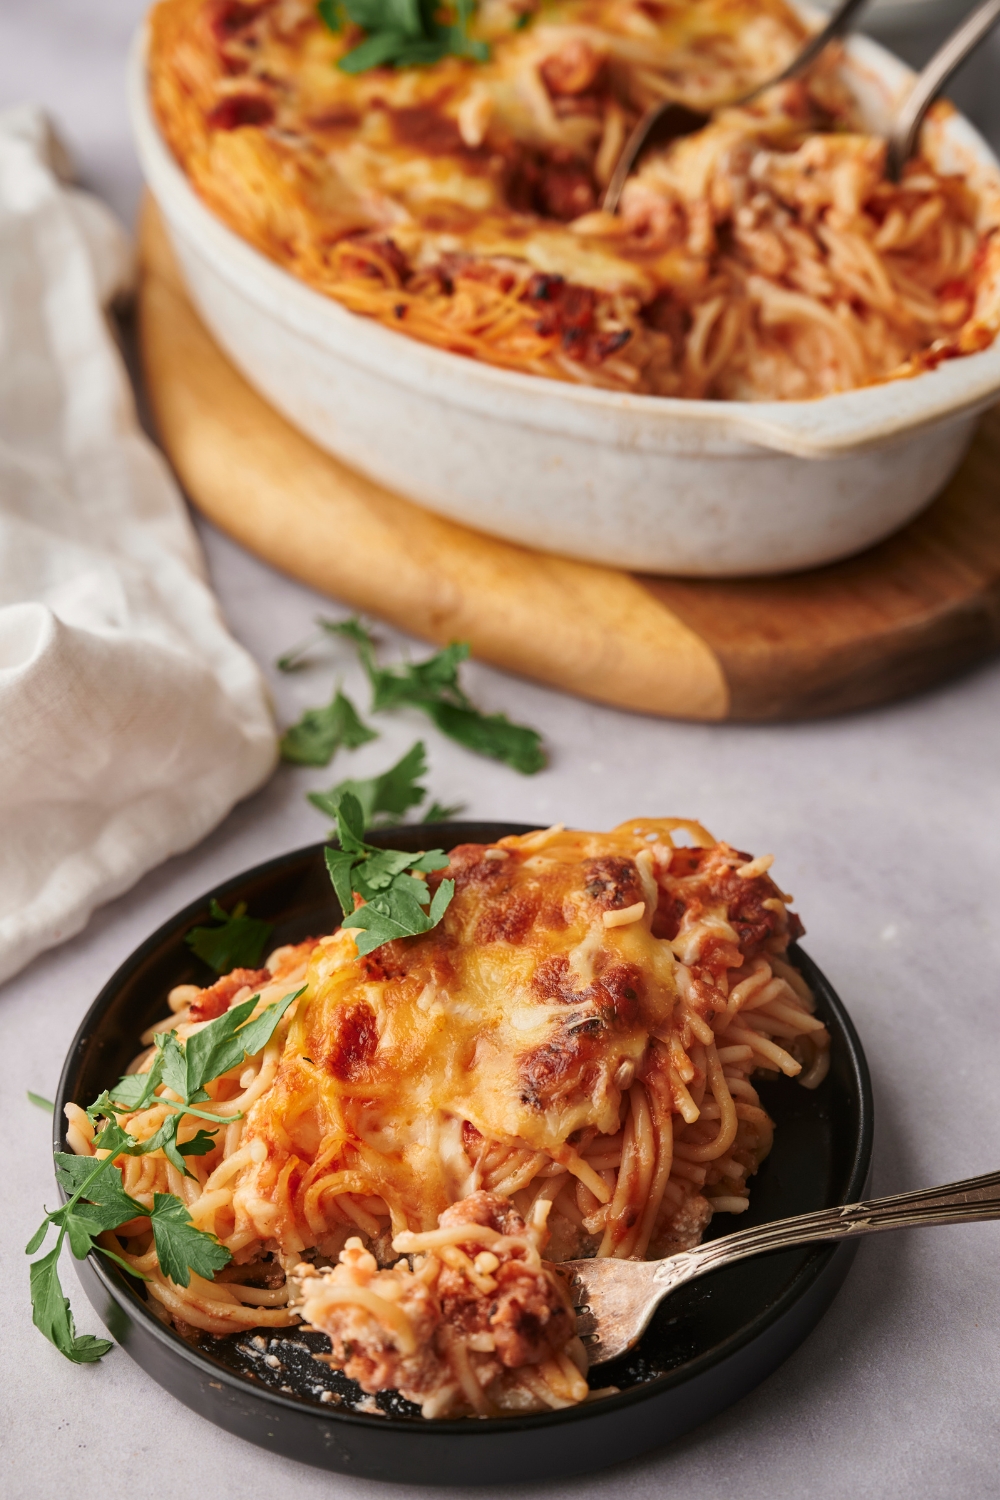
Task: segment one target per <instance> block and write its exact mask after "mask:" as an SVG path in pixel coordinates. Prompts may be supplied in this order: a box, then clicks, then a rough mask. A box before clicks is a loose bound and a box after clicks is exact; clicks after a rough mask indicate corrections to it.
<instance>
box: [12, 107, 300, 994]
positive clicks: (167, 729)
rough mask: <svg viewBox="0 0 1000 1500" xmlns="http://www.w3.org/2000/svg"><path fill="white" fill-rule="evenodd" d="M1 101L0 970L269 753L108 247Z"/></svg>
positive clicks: (110, 233)
mask: <svg viewBox="0 0 1000 1500" xmlns="http://www.w3.org/2000/svg"><path fill="white" fill-rule="evenodd" d="M61 172H62V167H61V153H60V148H59V146H58V142H57V141H56V140H55V139H54V137H53V135H52V132H51V130H50V127H49V126H48V123H47V121H46V119H45V116H44V115H43V114H42V113H41V112H40V111H38V110H35V109H31V108H21V109H17V110H12V111H8V112H7V113H5V114H0V980H3V979H5V978H7V977H9V976H10V975H11V974H13V973H15V972H16V971H17V970H18V969H19V968H21V967H22V966H23V965H24V964H26V963H27V962H28V961H29V960H30V959H31V958H33V957H34V956H35V955H36V954H37V953H39V952H41V951H42V950H43V949H44V948H47V947H49V946H51V945H52V944H54V943H58V942H61V941H63V940H64V939H65V938H68V937H71V936H72V935H73V934H74V933H76V932H79V931H80V929H81V928H82V927H83V926H84V924H85V923H86V922H87V920H88V918H89V916H90V914H91V912H92V911H93V910H94V908H95V907H96V906H98V905H99V904H101V903H102V902H105V901H108V900H110V899H111V898H112V897H113V896H116V895H118V894H120V893H121V892H122V891H124V890H126V889H127V888H128V887H129V886H130V885H132V884H133V883H134V882H135V881H136V880H137V879H138V878H139V876H140V875H142V874H144V873H145V872H146V871H147V870H149V869H151V868H152V867H153V866H154V865H157V864H159V863H160V862H161V861H163V860H164V859H166V858H167V857H168V856H169V855H171V854H175V853H178V852H180V851H181V850H183V849H187V848H190V847H191V846H192V845H193V844H195V843H197V842H198V841H199V840H200V839H201V838H203V837H204V836H205V834H206V833H208V832H209V830H210V829H212V828H213V827H214V826H215V825H216V824H217V823H218V822H219V821H220V820H221V819H222V818H223V817H224V816H225V814H226V813H227V812H228V811H229V810H230V808H231V807H232V806H233V804H234V803H235V802H237V801H238V800H239V799H240V798H241V797H245V796H246V795H247V794H248V793H250V792H251V791H253V790H254V789H255V788H256V787H257V786H259V785H260V784H261V782H263V781H264V780H265V779H266V778H267V777H268V776H269V775H270V773H271V771H272V770H273V768H274V764H275V759H276V736H275V730H274V724H273V720H272V717H271V711H270V706H269V702H268V698H267V693H266V690H265V688H264V684H263V681H262V679H261V676H260V673H259V671H258V668H257V666H256V665H255V663H254V661H253V660H252V658H251V657H250V656H249V655H248V654H247V652H246V651H244V650H243V648H242V647H241V646H238V645H237V644H236V642H235V641H234V640H233V639H232V637H231V636H230V634H229V632H228V630H227V629H226V626H225V623H224V621H223V619H222V616H221V613H220V611H219V606H218V604H217V602H216V600H215V598H214V596H213V594H212V591H211V588H210V586H209V584H208V581H207V577H206V571H205V565H204V560H203V558H202V555H201V550H200V547H199V545H198V541H197V538H196V536H195V534H194V531H193V528H192V526H191V523H190V520H189V518H188V515H187V512H186V510H185V507H184V503H183V500H182V499H181V496H180V493H179V491H178V489H177V486H176V484H175V482H174V480H173V478H172V476H171V474H170V472H169V470H168V468H167V466H166V464H165V463H164V461H163V459H162V457H161V456H160V454H159V453H158V452H157V451H156V449H155V448H154V447H153V446H152V444H151V443H149V442H148V440H147V439H146V438H145V437H144V436H143V434H142V432H141V431H140V429H139V426H138V423H137V421H136V416H135V412H134V408H133V404H132V395H131V390H130V388H129V384H128V379H127V376H126V373H125V369H124V366H123V363H122V360H121V358H120V355H119V353H118V350H117V348H116V345H115V342H114V339H113V337H112V335H111V333H110V331H109V326H108V323H107V321H106V316H105V311H104V309H105V308H107V306H108V305H109V303H110V302H111V300H112V299H113V298H114V297H115V296H116V295H117V294H119V293H121V292H122V291H123V290H125V289H126V288H127V286H128V282H129V278H130V274H131V256H130V250H129V245H128V241H127V239H126V237H125V235H124V233H123V232H122V230H121V229H120V227H119V225H118V224H117V222H116V221H115V219H114V218H113V217H112V215H111V214H110V213H109V212H108V211H107V210H106V209H105V208H104V207H103V206H102V205H101V204H100V203H99V202H98V201H97V200H96V199H94V198H92V197H90V196H89V195H87V194H86V193H83V192H81V191H79V190H77V189H75V188H73V187H71V186H69V185H67V184H66V183H65V182H64V181H63V180H62V179H61V175H60V174H61Z"/></svg>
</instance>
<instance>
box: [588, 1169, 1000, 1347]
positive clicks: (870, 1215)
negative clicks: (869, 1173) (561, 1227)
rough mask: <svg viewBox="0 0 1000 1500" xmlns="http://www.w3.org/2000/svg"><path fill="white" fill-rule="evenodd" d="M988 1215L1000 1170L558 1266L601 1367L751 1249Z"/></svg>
mask: <svg viewBox="0 0 1000 1500" xmlns="http://www.w3.org/2000/svg"><path fill="white" fill-rule="evenodd" d="M980 1219H1000V1172H988V1173H987V1174H986V1175H985V1176H984V1177H970V1178H968V1179H967V1180H966V1181H964V1182H946V1183H943V1184H942V1185H941V1187H936V1188H923V1189H922V1190H921V1191H919V1192H915V1193H896V1194H895V1195H894V1196H893V1197H891V1198H875V1199H872V1200H871V1201H870V1202H867V1203H847V1204H845V1205H843V1207H841V1208H823V1209H820V1210H819V1211H818V1212H816V1213H811V1214H798V1215H796V1217H794V1218H791V1219H777V1220H775V1221H774V1222H773V1223H770V1224H759V1225H756V1226H755V1227H754V1228H753V1229H742V1230H737V1231H736V1233H735V1234H727V1235H725V1236H723V1238H722V1239H718V1240H710V1241H709V1242H708V1244H706V1245H696V1246H695V1248H694V1249H693V1250H682V1251H680V1252H679V1253H678V1254H677V1255H670V1256H667V1257H666V1258H665V1259H664V1260H645V1261H643V1260H613V1259H610V1258H608V1259H602V1260H568V1261H563V1262H562V1263H561V1264H560V1265H559V1267H558V1269H559V1270H560V1271H561V1272H562V1273H563V1275H564V1276H566V1278H567V1280H568V1281H569V1286H570V1292H571V1294H572V1296H573V1302H574V1306H575V1308H576V1314H577V1332H578V1333H579V1335H580V1337H581V1339H582V1340H583V1343H584V1346H585V1347H586V1350H587V1355H588V1359H589V1362H590V1364H591V1365H600V1364H604V1363H606V1361H608V1360H609V1359H617V1358H618V1356H619V1355H621V1354H625V1353H627V1352H628V1350H629V1349H631V1348H632V1346H633V1345H634V1344H636V1343H637V1342H638V1340H639V1339H640V1338H641V1336H642V1334H643V1333H644V1332H645V1331H646V1328H647V1327H648V1325H649V1321H650V1319H651V1318H652V1316H653V1313H654V1312H655V1311H656V1309H657V1307H658V1306H659V1304H660V1303H661V1302H662V1301H663V1298H664V1297H668V1296H669V1295H670V1293H671V1292H674V1291H676V1290H677V1288H678V1287H681V1286H683V1285H684V1284H685V1282H688V1281H694V1280H695V1279H696V1278H697V1277H698V1276H704V1275H705V1274H706V1273H707V1272H709V1271H718V1270H720V1269H721V1268H722V1267H723V1266H730V1265H732V1264H733V1263H734V1262H735V1261H738V1260H745V1259H746V1258H747V1256H749V1255H763V1254H765V1253H766V1252H767V1251H769V1250H787V1249H789V1248H791V1247H792V1246H795V1245H809V1244H812V1243H814V1242H815V1241H816V1240H849V1239H854V1238H855V1237H856V1236H857V1235H859V1234H875V1233H877V1232H879V1231H880V1230H883V1229H910V1228H916V1227H917V1226H924V1225H928V1224H970V1223H973V1222H975V1221H977V1220H980Z"/></svg>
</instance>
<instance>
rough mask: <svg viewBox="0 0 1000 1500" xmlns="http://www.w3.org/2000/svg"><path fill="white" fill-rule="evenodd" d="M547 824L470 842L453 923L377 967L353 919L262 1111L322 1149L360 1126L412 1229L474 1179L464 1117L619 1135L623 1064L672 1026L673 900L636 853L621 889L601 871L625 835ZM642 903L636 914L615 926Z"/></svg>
mask: <svg viewBox="0 0 1000 1500" xmlns="http://www.w3.org/2000/svg"><path fill="white" fill-rule="evenodd" d="M534 837H535V839H536V843H534V844H533V843H532V842H531V841H530V839H529V840H527V841H525V840H520V841H518V840H504V841H503V843H502V844H501V845H499V846H496V847H495V848H487V849H486V850H484V851H481V850H479V848H478V846H474V847H473V851H472V852H473V859H472V862H471V863H469V864H466V865H463V864H462V851H461V850H459V851H457V852H456V853H454V854H453V856H452V867H451V868H450V869H449V871H447V872H445V873H446V874H455V875H457V879H458V888H457V890H456V894H455V897H454V899H453V901H452V903H451V905H450V907H449V908H448V911H447V912H446V914H445V917H444V920H443V921H442V923H441V924H440V926H438V927H437V928H435V929H434V930H433V931H432V932H429V933H427V934H425V935H423V936H421V937H417V938H412V939H407V940H406V941H405V943H398V944H389V945H386V948H383V949H380V950H378V951H377V953H376V954H375V955H373V959H374V960H375V961H374V962H373V961H372V960H371V959H369V960H365V959H359V958H358V956H357V951H356V948H355V944H354V939H353V936H352V935H351V933H350V930H346V931H341V932H339V933H335V934H334V935H333V936H332V937H330V938H326V939H324V940H323V941H322V942H321V943H320V944H319V946H318V948H317V950H316V952H315V954H314V956H313V959H312V962H311V963H310V966H309V971H308V978H307V983H308V990H307V998H306V999H305V1000H304V1001H303V1002H302V1004H301V1005H300V1009H299V1013H298V1015H297V1017H296V1020H295V1023H294V1025H293V1027H292V1029H291V1032H290V1034H289V1039H288V1044H287V1046H286V1049H285V1053H284V1056H283V1058H282V1061H281V1066H280V1068H279V1071H278V1076H277V1079H276V1082H275V1086H274V1089H273V1090H272V1092H271V1093H270V1094H269V1095H268V1096H267V1097H266V1098H265V1099H264V1100H262V1101H261V1102H260V1104H259V1105H257V1106H256V1107H255V1110H254V1112H253V1115H252V1117H251V1120H250V1122H249V1134H251V1135H254V1134H259V1135H261V1136H263V1137H264V1138H265V1139H267V1140H268V1142H269V1144H270V1145H272V1146H275V1145H278V1143H279V1142H280V1143H281V1144H282V1145H283V1144H284V1142H285V1141H287V1142H288V1143H290V1144H292V1145H294V1146H297V1147H302V1148H304V1149H305V1150H306V1151H308V1152H309V1153H310V1154H312V1153H313V1152H314V1151H315V1150H316V1147H317V1145H318V1144H319V1142H320V1141H321V1140H332V1139H335V1138H336V1137H338V1136H343V1138H344V1139H349V1140H350V1141H351V1142H352V1143H353V1144H354V1145H355V1146H356V1149H357V1152H358V1155H359V1157H360V1158H361V1159H362V1160H363V1162H364V1166H365V1170H366V1172H367V1173H368V1174H369V1178H370V1189H371V1191H372V1192H375V1193H380V1194H382V1195H383V1196H384V1197H385V1200H386V1202H387V1203H388V1204H389V1205H390V1207H392V1208H393V1209H394V1210H395V1213H394V1219H395V1217H396V1216H397V1215H398V1216H399V1219H400V1222H399V1223H398V1226H397V1227H399V1228H402V1227H410V1228H417V1227H419V1228H422V1229H427V1228H432V1227H433V1226H434V1225H436V1223H437V1216H438V1214H439V1213H440V1212H441V1211H442V1210H443V1209H444V1208H445V1207H446V1206H447V1205H448V1204H449V1203H450V1202H452V1201H454V1199H455V1198H457V1197H459V1196H462V1195H463V1192H464V1191H465V1190H467V1188H468V1184H469V1180H470V1162H469V1159H468V1156H467V1154H466V1152H465V1150H464V1148H463V1144H462V1132H461V1124H462V1122H468V1124H469V1125H471V1126H473V1127H474V1128H475V1130H476V1131H477V1132H478V1133H479V1135H481V1136H483V1137H485V1138H486V1139H488V1140H491V1141H498V1140H499V1141H503V1140H509V1141H512V1142H517V1143H518V1144H519V1145H521V1144H523V1145H526V1146H528V1147H529V1148H531V1149H533V1150H535V1151H545V1152H548V1153H550V1154H552V1155H554V1156H557V1157H558V1156H559V1154H560V1153H563V1154H565V1155H567V1156H570V1155H572V1154H573V1153H572V1148H571V1147H567V1145H566V1142H567V1139H568V1137H569V1136H571V1135H572V1134H573V1133H574V1132H575V1131H578V1130H580V1129H581V1128H583V1127H585V1126H591V1127H593V1128H594V1129H596V1130H597V1131H598V1132H600V1133H601V1134H605V1135H612V1136H613V1135H614V1134H615V1132H616V1131H617V1130H618V1121H619V1111H620V1108H621V1100H622V1090H621V1088H620V1086H619V1085H618V1084H616V1082H615V1079H616V1076H620V1070H621V1069H622V1065H623V1064H630V1065H631V1068H632V1071H634V1069H635V1067H636V1066H637V1065H638V1064H639V1062H640V1061H641V1059H642V1057H643V1055H644V1053H645V1051H646V1048H647V1046H648V1043H649V1039H650V1036H651V1035H652V1034H653V1033H654V1032H657V1031H658V1030H661V1029H664V1028H669V1026H670V1022H671V1018H672V1016H673V1013H674V1007H675V1004H676V1000H677V983H676V978H675V967H676V965H675V959H674V955H673V952H672V949H671V946H670V944H669V942H666V941H664V940H662V939H658V938H654V937H653V935H652V931H651V924H652V920H653V916H654V914H655V911H656V904H655V901H648V900H645V899H644V898H643V897H642V895H641V892H642V885H641V881H640V879H639V875H638V871H637V870H636V868H635V865H634V864H633V863H632V861H631V860H628V859H627V858H622V859H621V868H620V869H619V870H618V872H617V877H618V883H617V884H612V886H611V887H608V886H607V884H606V882H604V883H601V872H600V868H599V867H598V868H597V873H596V876H595V862H597V861H599V860H600V858H601V857H604V858H605V859H606V858H607V857H608V855H609V852H610V853H612V854H613V853H614V852H615V851H616V845H615V843H614V841H610V842H609V839H608V836H606V835H604V836H600V835H587V834H574V835H570V834H559V835H558V836H552V837H549V838H547V839H544V840H542V841H541V842H537V835H536V836H534ZM595 880H596V881H597V882H598V883H597V884H595ZM637 893H639V894H640V901H639V903H638V904H639V910H638V911H635V910H634V908H635V906H636V904H637V903H636V902H635V900H634V897H635V895H636V894H637ZM609 901H610V902H612V903H615V904H614V905H612V906H611V907H610V908H609V906H608V904H607V903H608V902H609ZM628 908H633V910H632V911H629V916H630V918H631V920H629V921H628V923H627V924H626V925H622V926H609V925H608V924H607V923H606V922H605V920H604V918H605V916H607V915H611V914H612V913H613V912H614V911H615V910H622V909H624V910H628ZM387 949H391V950H393V951H392V952H387V951H386V950H387ZM456 1125H457V1126H458V1127H459V1128H458V1129H456V1128H455V1127H456Z"/></svg>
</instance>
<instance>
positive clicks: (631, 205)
mask: <svg viewBox="0 0 1000 1500" xmlns="http://www.w3.org/2000/svg"><path fill="white" fill-rule="evenodd" d="M327 13H328V14H336V15H340V16H342V17H344V24H343V25H342V28H341V30H340V32H339V33H335V32H333V31H331V30H330V28H329V27H328V26H327V25H326V24H324V22H323V20H322V19H321V18H320V15H319V14H318V13H317V10H316V8H315V7H314V6H313V5H312V4H309V3H306V0H160V4H158V5H157V6H156V7H155V9H154V10H153V13H152V18H151V24H150V40H149V77H150V89H151V97H152V101H153V106H154V109H155V113H156V116H157V119H158V121H159V124H160V127H161V129H162V131H163V134H164V137H165V139H166V140H167V142H168V143H169V145H170V147H171V149H172V150H173V152H174V154H175V156H176V158H177V160H178V161H179V163H180V164H181V166H182V167H183V169H184V171H185V172H186V173H187V175H188V177H189V179H190V180H191V182H192V184H193V185H194V187H195V189H196V190H197V192H198V193H199V194H200V195H201V197H202V198H203V200H204V201H205V202H206V203H207V204H208V205H209V206H210V207H211V208H212V209H213V210H214V211H215V212H216V213H217V214H219V215H220V217H221V218H222V219H224V220H225V221H226V222H227V223H228V224H229V225H230V226H231V227H232V228H233V229H235V230H236V231H237V232H238V233H239V234H241V235H242V236H244V237H245V238H246V239H247V240H249V241H250V242H251V243H252V244H253V245H255V246H256V247H257V248H258V249H260V250H262V251H263V252H264V253H265V254H266V255H268V256H269V257H270V258H271V259H273V260H275V261H276V262H277V263H278V264H279V265H281V266H284V267H285V268H287V269H288V270H289V271H291V272H292V273H294V274H295V275H296V276H298V277H300V278H302V279H303V280H304V281H306V282H308V283H309V285H311V286H313V287H315V288H317V289H318V290H319V291H321V292H324V293H326V294H327V295H329V296H331V297H334V298H336V299H337V300H338V301H339V302H341V303H343V305H344V306H345V307H347V308H349V309H351V310H352V311H353V312H355V313H360V314H364V315H365V316H368V317H371V318H375V319H378V320H379V321H380V322H382V323H384V324H386V325H388V326H389V327H391V328H393V329H397V330H399V331H400V332H402V333H404V334H408V335H409V336H411V337H413V338H416V339H420V340H423V341H424V342H426V343H429V344H433V345H436V346H437V347H439V348H442V349H446V350H450V351H452V352H454V353H458V354H464V355H467V356H470V357H472V358H474V359H479V360H485V361H487V362H489V363H492V364H497V365H502V366H505V367H507V368H509V369H512V370H519V371H523V372H528V373H534V374H536V375H544V376H548V377H551V378H554V379H558V380H570V381H576V382H582V383H584V384H589V385H596V386H602V387H607V388H611V389H616V390H623V391H634V392H644V393H650V394H654V395H661V396H680V397H707V398H722V399H739V400H750V401H755V400H765V399H793V398H805V397H816V396H823V395H827V394H830V393H833V392H837V391H844V390H849V389H852V388H854V387H857V386H863V385H866V384H870V383H872V382H876V381H883V380H888V379H894V378H898V377H902V376H909V375H913V374H916V373H919V372H921V371H923V370H926V369H928V368H929V367H931V366H933V365H935V364H937V363H938V362H940V361H941V360H944V359H948V358H951V357H954V356H958V355H963V354H967V353H971V352H974V351H976V350H979V349H982V348H984V347H985V346H986V345H988V344H989V343H990V342H991V341H992V339H993V337H994V335H995V333H996V330H997V326H998V322H1000V243H998V237H997V234H996V230H997V225H998V223H1000V184H995V185H994V188H993V190H992V191H990V192H986V191H985V190H983V191H977V192H976V193H974V192H972V191H971V190H970V188H969V187H968V185H967V183H966V181H965V179H964V178H963V177H962V176H956V175H948V172H947V171H946V170H944V169H943V168H942V169H938V168H937V167H936V166H935V164H934V163H933V162H932V161H931V160H929V159H926V158H923V157H917V158H915V159H914V160H913V161H911V162H910V163H909V164H908V165H907V168H906V171H905V174H904V177H903V180H902V182H901V183H899V184H893V183H891V182H889V181H887V180H886V177H885V171H884V168H885V144H884V142H883V141H882V140H881V139H879V138H877V137H875V136H873V135H871V134H869V133H867V132H866V130H865V127H864V125H863V123H862V119H861V115H860V114H859V109H858V106H857V103H856V101H855V97H854V95H853V93H852V91H851V88H850V87H849V83H848V80H847V75H846V73H845V72H844V70H843V69H842V67H841V59H842V54H841V53H840V51H839V49H838V48H837V47H830V48H828V49H827V51H826V52H825V53H824V55H823V59H822V61H821V62H820V64H818V65H817V66H816V67H815V68H814V69H813V70H812V72H811V73H810V75H809V76H808V77H807V78H806V79H805V80H803V81H797V82H794V83H788V84H785V85H782V86H779V87H775V88H772V89H770V90H769V91H768V92H767V93H765V94H764V95H763V96H761V97H760V98H759V99H757V100H756V102H754V103H753V104H751V105H749V106H747V107H744V108H725V107H718V106H723V105H724V104H725V103H726V101H731V100H733V99H737V98H740V97H742V96H743V95H745V94H746V93H747V92H748V91H749V90H750V89H752V88H753V87H754V86H755V85H757V84H759V83H760V82H762V81H764V80H766V79H767V78H768V77H773V76H775V74H776V73H777V72H778V71H780V69H781V67H782V66H783V65H784V64H785V63H786V62H787V61H788V60H789V58H790V57H791V56H793V55H794V53H795V51H796V50H797V49H798V48H799V47H800V46H801V43H802V41H803V38H804V36H805V35H806V32H805V28H804V26H803V24H802V22H801V21H800V20H799V18H798V17H797V16H796V15H795V13H794V12H793V11H792V10H791V9H790V8H788V7H787V6H786V5H785V4H784V3H782V0H554V3H551V4H550V3H538V0H482V3H481V4H480V5H479V7H478V10H477V11H476V13H475V15H474V16H473V19H472V36H473V39H474V41H475V43H476V44H477V45H478V47H479V49H480V51H481V52H482V54H483V56H484V57H485V58H486V60H484V61H478V60H475V59H474V58H469V57H467V56H466V57H459V56H446V57H444V58H442V59H441V60H439V61H437V62H436V63H434V64H433V65H430V66H422V67H418V66H406V67H391V66H382V67H374V68H370V69H369V70H367V71H363V72H360V73H348V72H344V71H343V70H342V69H341V68H340V67H338V63H343V62H345V59H347V58H348V57H350V56H354V55H356V53H357V49H358V44H359V42H360V41H362V39H363V38H364V35H365V34H364V32H363V31H362V30H361V29H360V28H359V27H358V26H356V25H354V24H353V23H350V22H349V21H348V20H347V19H346V13H344V12H343V11H342V9H341V10H340V11H336V8H335V10H334V11H333V12H331V11H330V10H329V7H327ZM444 14H447V7H445V9H444V10H443V11H442V15H444ZM665 98H667V99H675V100H677V101H679V102H683V103H685V104H687V105H689V106H692V107H694V108H696V109H699V110H702V111H707V110H711V109H713V108H715V109H716V114H715V116H714V118H713V120H712V122H711V124H710V125H709V126H708V127H707V128H705V129H704V130H702V131H700V132H699V133H698V134H696V135H694V136H691V137H689V138H687V139H684V140H681V141H677V142H675V143H674V144H673V145H672V146H669V147H668V148H666V149H661V150H659V151H652V152H650V153H649V154H648V155H647V156H646V157H645V158H644V159H643V162H642V164H641V167H640V170H639V171H638V172H637V173H636V174H635V175H634V176H633V177H632V178H631V179H630V181H629V182H628V183H627V185H626V188H625V192H624V196H623V198H622V202H621V212H620V214H618V215H616V216H611V215H609V214H606V213H604V212H602V211H601V210H600V209H599V202H600V197H601V193H602V190H603V188H604V187H605V186H606V184H607V181H608V179H609V177H610V175H611V172H612V170H613V168H614V165H615V162H616V160H617V158H618V155H619V153H620V151H621V148H622V145H623V143H624V141H625V139H626V137H627V135H628V132H629V131H630V129H631V128H632V126H633V125H634V124H635V123H636V121H637V120H638V119H639V117H640V115H641V113H642V112H643V110H645V109H646V108H647V107H648V106H649V105H651V104H653V103H656V102H658V101H660V100H662V99H665ZM717 107H718V108H717ZM940 108H941V109H947V108H948V106H940Z"/></svg>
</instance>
